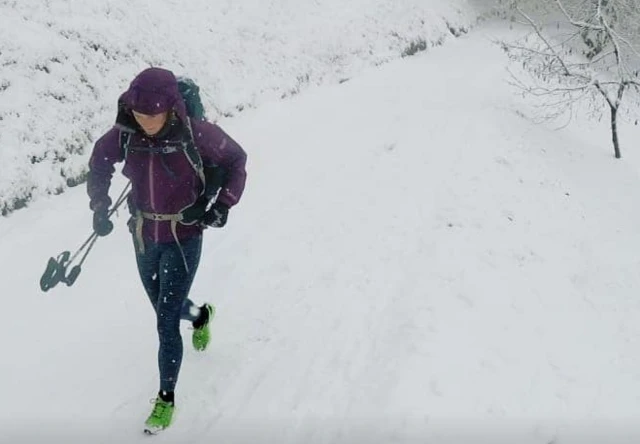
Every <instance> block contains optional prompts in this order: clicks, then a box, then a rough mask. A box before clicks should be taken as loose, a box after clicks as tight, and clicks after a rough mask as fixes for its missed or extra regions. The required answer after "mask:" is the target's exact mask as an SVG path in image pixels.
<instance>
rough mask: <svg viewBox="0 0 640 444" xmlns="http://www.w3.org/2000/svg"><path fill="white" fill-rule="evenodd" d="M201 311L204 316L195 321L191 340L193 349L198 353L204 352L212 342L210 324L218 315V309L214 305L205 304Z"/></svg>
mask: <svg viewBox="0 0 640 444" xmlns="http://www.w3.org/2000/svg"><path fill="white" fill-rule="evenodd" d="M200 310H202V314H201V315H200V317H199V318H198V319H197V320H195V321H193V336H192V338H191V340H192V342H193V348H195V349H196V350H197V351H204V350H206V348H207V346H208V345H209V341H210V340H211V332H210V331H209V324H210V323H211V321H212V320H213V317H214V316H215V314H216V309H215V307H214V306H213V305H210V304H204V305H203V306H202V307H200Z"/></svg>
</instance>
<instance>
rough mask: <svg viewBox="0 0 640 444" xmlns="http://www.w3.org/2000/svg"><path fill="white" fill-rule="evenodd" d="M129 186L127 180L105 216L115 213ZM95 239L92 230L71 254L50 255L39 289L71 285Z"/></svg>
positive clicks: (94, 233)
mask: <svg viewBox="0 0 640 444" xmlns="http://www.w3.org/2000/svg"><path fill="white" fill-rule="evenodd" d="M130 186H131V182H129V183H128V184H127V186H125V188H124V189H123V190H122V193H120V196H119V197H118V199H117V200H116V203H115V204H114V206H113V208H111V210H109V212H108V213H107V217H111V216H112V215H113V213H115V212H116V210H117V209H118V208H119V207H120V205H122V203H123V202H124V201H125V200H127V197H128V196H129V193H128V190H129V187H130ZM96 240H98V234H97V233H96V232H95V231H94V232H93V233H91V235H90V236H89V238H88V239H87V240H86V241H84V243H83V244H82V245H81V246H80V247H79V248H78V250H77V251H76V252H75V253H74V254H73V256H72V255H71V253H70V252H69V251H63V252H62V253H60V254H59V255H58V257H57V258H56V259H54V258H52V257H51V258H49V261H48V262H47V267H46V269H45V271H44V273H43V274H42V277H41V278H40V289H41V290H42V291H45V292H46V291H48V290H50V289H51V288H53V287H55V286H56V285H57V284H58V283H59V282H64V283H65V284H67V286H68V287H70V286H72V285H73V284H74V282H75V281H76V279H78V275H79V274H80V271H81V270H82V264H83V263H84V261H85V259H86V258H87V255H88V254H89V252H90V251H91V249H92V248H93V245H94V244H95V243H96ZM85 249H86V250H85ZM83 250H85V251H84V254H83V255H82V258H81V259H80V261H79V262H78V264H77V265H75V266H73V267H72V268H71V270H69V273H67V267H69V266H70V265H71V263H73V261H74V260H75V259H76V257H78V255H79V254H80V253H82V251H83Z"/></svg>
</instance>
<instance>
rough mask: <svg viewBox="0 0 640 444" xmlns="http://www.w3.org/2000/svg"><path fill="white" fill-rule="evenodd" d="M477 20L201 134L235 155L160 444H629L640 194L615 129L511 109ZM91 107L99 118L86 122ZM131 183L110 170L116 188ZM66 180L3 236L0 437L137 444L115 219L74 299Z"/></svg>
mask: <svg viewBox="0 0 640 444" xmlns="http://www.w3.org/2000/svg"><path fill="white" fill-rule="evenodd" d="M506 33H507V31H506V30H504V29H502V28H499V27H496V26H493V25H492V26H489V25H487V26H485V27H484V28H482V29H477V30H474V31H473V32H471V33H470V34H468V35H466V36H463V37H461V38H459V39H456V40H452V41H450V42H448V43H447V44H446V46H445V47H440V48H435V49H433V50H431V51H429V52H427V53H423V54H421V55H419V56H416V57H411V58H406V59H402V60H397V61H394V62H391V63H388V64H386V65H384V66H380V67H377V68H372V69H369V70H366V71H365V72H364V73H363V74H362V75H360V76H357V77H355V78H353V79H351V80H350V81H348V82H345V83H342V84H335V85H326V86H322V87H318V88H312V89H309V90H307V91H303V92H302V93H300V94H298V95H296V96H295V97H292V98H289V99H286V100H274V101H271V102H266V103H264V104H263V105H262V106H261V107H259V108H258V109H250V110H248V111H246V112H244V113H242V114H241V115H239V116H236V117H234V118H223V119H221V120H220V124H221V125H222V126H223V128H225V129H226V130H227V131H228V132H229V133H230V134H232V135H233V136H234V137H235V138H236V139H237V140H238V141H239V142H240V143H241V144H243V146H244V147H245V149H246V150H247V151H248V153H249V165H248V169H249V179H248V185H247V189H246V194H245V196H244V199H243V200H242V202H241V204H240V205H239V206H238V207H236V208H234V209H233V210H232V212H231V215H230V219H229V225H228V226H227V227H226V228H224V229H222V230H209V231H207V233H206V239H205V251H204V257H203V261H202V264H201V266H200V270H199V276H198V278H197V281H196V283H195V285H194V288H193V293H192V298H193V299H194V300H195V301H196V302H197V303H201V302H203V301H211V302H212V303H214V304H215V305H216V306H217V308H218V316H217V318H216V320H215V323H214V326H213V335H214V338H213V342H212V344H211V347H210V349H209V350H208V351H207V352H206V354H197V353H196V352H194V351H193V350H190V348H189V346H188V344H189V342H188V340H189V335H190V333H191V331H190V330H189V329H188V328H187V326H186V325H185V327H184V335H185V339H186V340H187V346H186V347H185V358H184V363H183V368H182V373H181V379H180V381H179V385H178V390H177V403H178V412H177V417H176V418H175V423H174V425H173V426H172V428H171V429H170V430H168V431H166V432H165V433H164V434H163V435H161V436H158V437H157V438H154V439H157V442H166V443H169V442H171V443H178V442H179V443H198V444H202V443H209V442H224V443H255V442H273V443H276V442H277V443H282V444H285V443H292V444H293V443H302V442H304V443H307V444H318V443H352V442H369V443H424V442H429V443H433V444H456V443H476V444H477V443H487V444H488V443H505V444H506V443H510V444H513V443H518V444H528V443H531V444H548V443H556V444H565V443H575V444H578V443H580V444H585V443H603V442H607V443H621V442H625V443H635V442H638V439H640V426H638V422H637V412H638V411H639V407H640V355H639V354H638V350H639V349H640V341H639V339H640V322H638V320H639V319H640V298H638V294H640V277H639V274H638V270H639V269H640V257H639V256H638V253H637V252H638V251H640V234H639V233H638V226H640V207H639V206H638V205H637V202H638V201H639V200H640V187H639V186H638V185H639V180H640V178H639V175H638V168H637V166H636V165H638V164H639V163H638V162H636V160H637V155H635V159H634V153H633V146H632V143H631V142H632V141H633V140H637V138H638V136H639V134H638V132H637V130H635V129H631V128H627V127H624V128H623V132H622V138H623V141H622V143H623V144H624V145H623V149H624V146H626V147H628V149H627V152H628V155H627V157H625V158H624V159H622V160H615V159H613V157H612V153H611V148H610V147H609V145H608V144H609V136H608V133H607V128H606V125H605V124H602V125H596V124H594V123H592V122H586V121H578V122H576V123H575V124H574V125H572V126H570V127H568V128H565V129H563V130H561V131H553V130H552V129H550V128H549V127H543V126H536V125H534V124H532V123H531V122H530V121H528V120H527V119H526V118H524V117H523V114H526V110H527V105H526V103H524V102H523V101H522V99H520V98H518V97H517V96H515V95H513V91H512V90H511V89H510V88H509V87H508V86H507V84H506V83H505V82H504V80H505V78H506V73H505V71H504V67H505V63H506V60H505V56H504V55H503V54H502V53H501V51H500V49H499V48H498V47H497V46H495V45H493V44H492V43H491V42H490V39H491V38H493V37H494V36H501V35H505V34H506ZM108 105H110V104H109V103H105V104H104V106H108ZM123 186H124V182H123V181H122V180H121V179H119V180H118V181H116V183H115V184H114V188H113V193H112V194H113V195H114V196H115V195H117V193H118V191H119V190H120V189H121V188H122V187H123ZM90 219H91V215H90V213H89V211H88V203H87V197H86V195H85V191H84V187H78V188H74V189H71V190H69V191H68V192H67V193H64V194H63V195H61V196H58V197H50V198H43V199H40V200H39V201H38V202H36V203H34V204H33V205H32V206H30V207H29V208H27V209H24V210H21V211H18V212H16V213H13V214H12V215H10V216H9V217H6V218H3V219H0V245H1V246H2V247H1V248H0V266H1V267H2V269H3V270H4V272H3V273H2V275H3V283H4V286H3V287H4V288H5V291H4V297H3V307H2V310H0V350H1V351H2V356H3V357H2V364H1V365H0V378H1V379H2V380H3V381H5V386H4V388H3V395H4V396H3V402H2V404H1V406H0V441H2V442H7V443H9V442H10V443H23V442H25V443H31V442H38V443H54V442H65V443H73V442H95V443H105V444H106V443H113V442H121V443H129V442H132V443H134V442H142V441H145V442H146V440H148V439H149V438H147V437H144V436H142V434H141V425H142V422H143V421H144V419H145V417H146V415H147V414H148V412H149V410H150V408H151V405H150V404H148V400H149V399H150V398H152V397H153V396H154V395H155V393H156V390H157V371H156V357H155V356H156V341H157V340H156V333H155V324H154V319H153V315H152V310H151V307H150V306H149V305H148V302H147V299H146V296H145V295H144V294H143V290H142V287H141V285H140V284H139V282H138V278H137V272H136V268H135V265H134V258H133V251H132V246H131V242H130V239H129V235H128V233H127V230H126V227H125V226H124V221H125V220H126V215H125V214H121V215H119V217H118V218H117V228H116V230H114V233H112V234H111V235H110V236H109V237H107V238H105V239H100V240H99V242H98V243H97V244H96V246H95V248H94V251H92V253H91V255H90V256H89V258H88V260H87V263H86V264H85V266H84V270H83V271H82V274H81V275H80V277H79V279H78V281H77V283H76V284H75V285H74V286H73V287H65V286H63V285H62V284H61V285H59V286H58V287H56V288H55V289H53V290H51V291H50V292H48V293H42V292H40V290H39V288H38V281H39V279H40V275H41V274H42V272H43V271H44V267H45V264H46V261H47V259H48V257H49V256H55V255H57V254H58V253H59V252H61V251H63V250H66V249H69V250H73V249H74V248H76V247H77V246H79V244H80V243H81V242H82V241H83V240H84V239H85V238H86V236H88V235H89V233H90V230H91V228H90V227H91V220H90Z"/></svg>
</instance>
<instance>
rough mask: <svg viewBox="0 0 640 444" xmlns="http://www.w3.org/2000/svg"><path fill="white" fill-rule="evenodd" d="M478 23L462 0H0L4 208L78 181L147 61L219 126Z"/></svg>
mask: <svg viewBox="0 0 640 444" xmlns="http://www.w3.org/2000/svg"><path fill="white" fill-rule="evenodd" d="M475 15H476V14H475V12H474V9H473V8H472V7H470V6H469V5H468V3H467V0H429V1H423V0H403V1H396V0H350V1H348V2H344V1H340V0H299V1H295V2H292V1H287V0H215V1H208V0H207V1H205V0H198V1H189V2H184V1H177V0H163V1H154V2H149V1H147V0H106V1H100V2H91V1H85V0H51V1H46V2H43V1H40V0H20V1H10V0H5V1H0V67H1V69H0V164H1V165H4V168H3V170H2V174H0V212H1V213H2V214H5V213H6V212H7V211H10V210H11V209H12V208H14V207H20V206H22V205H23V204H24V203H25V201H27V200H30V199H36V198H37V197H38V196H40V195H42V194H43V193H50V192H60V191H62V190H64V189H65V188H66V187H67V185H69V184H74V183H75V182H77V181H78V180H79V179H81V178H82V175H83V173H84V172H85V171H86V162H87V160H88V152H89V150H90V148H91V146H92V143H93V141H94V140H95V139H96V138H97V137H98V136H99V135H100V134H102V133H103V132H104V131H105V130H106V129H107V128H108V127H109V126H110V125H111V124H112V121H113V118H114V116H115V111H114V108H115V102H116V99H117V97H118V95H119V93H120V92H121V91H122V90H123V89H124V88H126V86H127V84H128V82H129V81H130V80H131V78H132V77H133V75H135V73H137V72H138V71H140V70H141V69H142V68H144V67H146V66H149V65H156V66H157V65H161V66H164V67H167V68H170V69H173V70H175V71H176V73H178V74H186V75H190V76H192V77H194V78H195V79H196V80H197V81H198V82H199V83H200V84H201V85H202V88H203V92H204V95H205V100H206V105H207V106H208V108H209V114H210V116H211V117H212V118H216V117H218V116H220V115H227V116H229V115H236V114H237V113H238V111H239V110H242V109H246V108H248V107H255V106H258V105H260V104H261V103H264V102H265V101H271V100H274V99H277V98H280V97H286V96H290V95H293V94H296V93H297V92H298V91H300V90H302V89H305V88H306V87H307V86H309V85H318V84H322V83H337V82H340V81H343V80H345V79H348V78H351V77H352V76H353V75H355V74H356V73H358V72H361V71H362V69H363V68H366V67H370V66H374V65H379V64H382V63H386V62H388V61H390V60H393V59H396V58H399V57H400V56H401V55H402V54H403V53H404V52H405V51H407V49H409V48H411V47H412V45H413V46H414V47H415V46H418V47H422V46H423V45H424V46H426V47H427V48H429V47H432V46H434V45H438V44H440V43H442V42H443V41H445V40H449V39H450V38H452V37H453V35H458V34H460V33H461V32H464V31H465V30H467V29H469V27H470V26H471V25H472V23H473V22H474V20H475ZM7 165H10V166H11V167H7Z"/></svg>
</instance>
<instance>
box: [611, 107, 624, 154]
mask: <svg viewBox="0 0 640 444" xmlns="http://www.w3.org/2000/svg"><path fill="white" fill-rule="evenodd" d="M609 108H610V109H611V137H612V139H613V151H614V153H615V156H616V159H620V157H622V156H621V155H620V142H619V141H618V108H617V107H615V106H609Z"/></svg>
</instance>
